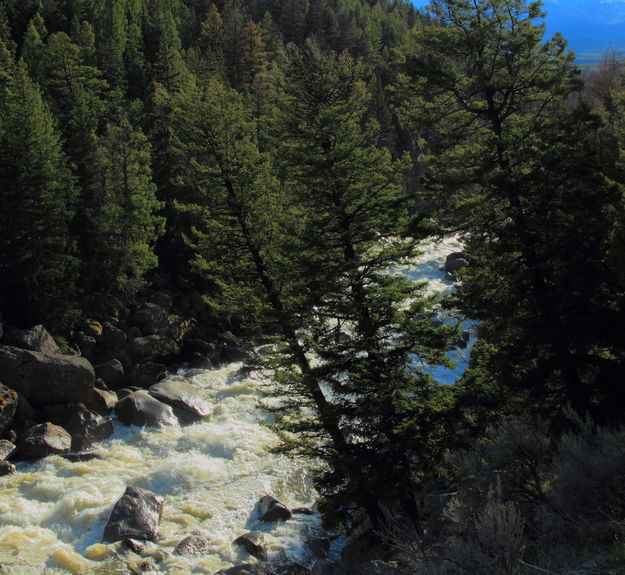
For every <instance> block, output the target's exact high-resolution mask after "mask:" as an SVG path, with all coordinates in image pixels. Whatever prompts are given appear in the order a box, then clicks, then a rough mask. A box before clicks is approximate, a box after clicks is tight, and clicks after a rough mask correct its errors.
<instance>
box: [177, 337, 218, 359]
mask: <svg viewBox="0 0 625 575" xmlns="http://www.w3.org/2000/svg"><path fill="white" fill-rule="evenodd" d="M215 350H216V346H215V344H214V343H209V342H207V341H204V340H203V339H199V338H197V337H189V338H187V339H185V340H184V341H183V342H182V351H183V352H184V353H185V354H187V353H192V352H197V353H201V354H202V355H205V356H206V357H210V356H211V355H214V354H215Z"/></svg>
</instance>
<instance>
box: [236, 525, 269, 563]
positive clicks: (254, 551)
mask: <svg viewBox="0 0 625 575" xmlns="http://www.w3.org/2000/svg"><path fill="white" fill-rule="evenodd" d="M264 542H265V536H264V535H263V534H262V533H261V532H260V531H250V532H248V533H243V535H240V536H239V537H237V538H236V539H235V540H234V544H235V545H237V546H239V547H241V548H242V549H245V551H247V552H248V553H249V554H250V555H252V557H256V559H260V560H261V561H263V560H265V559H267V549H266V548H265V545H264Z"/></svg>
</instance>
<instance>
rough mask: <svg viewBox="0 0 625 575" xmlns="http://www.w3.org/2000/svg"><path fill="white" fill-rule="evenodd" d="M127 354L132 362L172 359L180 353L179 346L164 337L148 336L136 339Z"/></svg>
mask: <svg viewBox="0 0 625 575" xmlns="http://www.w3.org/2000/svg"><path fill="white" fill-rule="evenodd" d="M126 353H127V355H128V357H129V358H130V360H131V361H134V362H139V361H147V360H155V359H170V358H173V357H175V356H177V355H179V353H180V348H179V347H178V344H177V343H176V342H175V341H174V340H173V339H170V338H168V337H165V336H162V335H148V336H145V337H135V338H134V339H133V340H132V341H130V342H129V343H128V344H127V346H126Z"/></svg>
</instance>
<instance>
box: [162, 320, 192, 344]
mask: <svg viewBox="0 0 625 575" xmlns="http://www.w3.org/2000/svg"><path fill="white" fill-rule="evenodd" d="M167 323H168V324H169V328H168V329H167V335H168V336H169V337H171V338H172V339H173V340H175V341H181V340H183V339H184V337H185V336H186V335H187V333H189V330H190V329H191V325H192V324H191V321H190V320H188V319H184V318H182V317H180V316H179V315H176V314H170V315H168V316H167Z"/></svg>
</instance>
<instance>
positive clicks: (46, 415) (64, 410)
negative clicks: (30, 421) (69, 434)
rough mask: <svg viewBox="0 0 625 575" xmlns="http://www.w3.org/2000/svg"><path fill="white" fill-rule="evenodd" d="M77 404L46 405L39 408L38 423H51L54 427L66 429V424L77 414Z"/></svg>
mask: <svg viewBox="0 0 625 575" xmlns="http://www.w3.org/2000/svg"><path fill="white" fill-rule="evenodd" d="M77 405H78V404H77V403H74V402H66V403H46V404H44V405H40V406H39V407H38V408H37V421H49V422H50V423H54V425H60V426H61V427H65V424H66V423H67V422H68V421H69V420H70V419H71V418H72V416H73V415H74V413H75V412H76V409H78V408H77Z"/></svg>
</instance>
